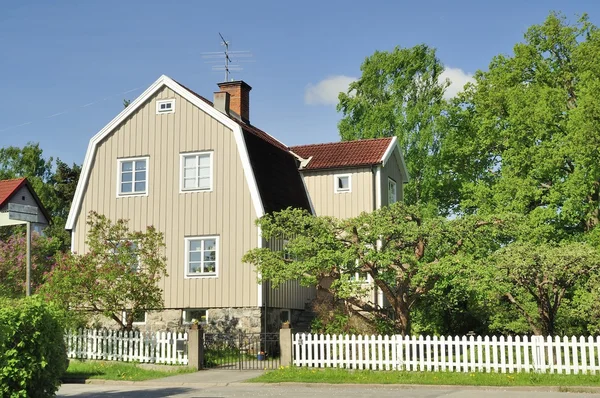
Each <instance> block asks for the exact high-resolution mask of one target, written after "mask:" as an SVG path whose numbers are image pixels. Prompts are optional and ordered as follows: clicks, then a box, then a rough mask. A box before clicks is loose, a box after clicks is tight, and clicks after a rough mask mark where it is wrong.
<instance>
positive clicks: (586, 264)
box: [478, 242, 600, 336]
mask: <svg viewBox="0 0 600 398" xmlns="http://www.w3.org/2000/svg"><path fill="white" fill-rule="evenodd" d="M491 260H492V262H491V263H490V264H488V266H487V267H486V266H481V267H480V269H479V272H478V273H479V275H481V271H482V270H486V271H487V272H488V275H487V277H488V278H490V280H489V281H488V283H487V284H486V286H487V287H488V288H489V292H490V293H492V294H497V295H499V296H500V297H502V298H505V299H506V300H507V301H508V302H509V303H510V304H511V305H512V306H513V307H514V309H515V310H516V311H517V312H518V313H519V314H520V315H521V316H522V317H523V318H524V319H525V320H526V321H527V324H528V325H529V328H530V330H531V331H532V332H533V333H534V334H536V335H544V336H549V335H550V336H553V335H554V334H555V332H556V325H557V322H558V314H559V311H560V309H561V306H562V305H563V303H564V302H565V301H567V300H569V299H570V298H572V297H573V295H574V292H575V288H576V287H578V286H583V285H585V284H586V282H587V280H588V279H589V277H590V276H591V275H594V274H596V273H597V272H598V270H599V269H600V255H599V253H598V251H597V250H596V249H594V248H592V247H591V246H589V245H587V244H585V243H564V244H561V245H557V246H550V245H546V244H532V243H527V242H525V243H520V242H515V243H512V244H510V245H508V246H506V247H503V248H502V249H500V250H498V251H497V252H496V253H495V254H494V255H493V256H492V257H491ZM481 277H482V278H485V277H486V276H485V275H481Z"/></svg>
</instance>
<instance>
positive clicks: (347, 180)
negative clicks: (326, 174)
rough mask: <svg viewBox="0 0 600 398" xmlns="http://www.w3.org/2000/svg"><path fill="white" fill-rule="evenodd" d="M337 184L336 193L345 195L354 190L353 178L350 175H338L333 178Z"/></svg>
mask: <svg viewBox="0 0 600 398" xmlns="http://www.w3.org/2000/svg"><path fill="white" fill-rule="evenodd" d="M333 181H334V184H335V187H334V192H335V193H343V192H350V191H351V190H352V178H351V175H350V174H336V175H334V176H333Z"/></svg>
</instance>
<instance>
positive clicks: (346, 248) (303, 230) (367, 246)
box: [244, 203, 492, 333]
mask: <svg viewBox="0 0 600 398" xmlns="http://www.w3.org/2000/svg"><path fill="white" fill-rule="evenodd" d="M258 223H259V225H260V227H261V231H262V233H263V236H264V237H265V238H266V239H271V238H279V239H283V238H284V237H287V244H286V247H285V248H284V250H283V251H272V250H270V249H268V248H258V249H253V250H250V251H249V252H248V253H246V254H245V256H244V261H246V262H249V263H251V264H254V265H255V266H256V268H257V270H258V271H259V272H260V274H261V277H262V278H263V279H264V280H268V281H270V282H271V283H272V286H273V287H277V286H279V285H281V284H282V283H284V282H286V281H289V280H299V281H300V282H301V283H302V284H304V285H307V286H316V287H317V289H318V291H320V292H325V293H327V294H329V295H331V296H332V297H334V298H335V299H339V300H343V301H344V302H346V303H348V304H349V307H348V308H349V309H350V310H351V311H353V313H354V314H355V315H357V316H364V314H365V313H368V314H370V315H369V316H368V317H369V318H368V320H369V321H373V320H375V319H377V320H380V321H381V320H382V321H387V322H390V323H391V324H393V329H394V330H395V331H396V332H398V333H410V332H411V312H412V311H413V310H414V307H415V305H416V304H417V303H418V301H419V300H420V299H421V297H423V296H424V295H426V294H428V292H430V291H431V290H432V289H433V288H434V287H435V285H436V283H437V282H438V281H439V280H440V279H441V278H446V277H448V276H449V275H454V274H457V273H460V270H461V269H462V268H463V267H462V265H461V261H462V262H466V261H469V262H470V261H472V258H474V257H477V256H478V254H477V251H476V250H471V251H470V253H471V254H470V255H466V254H465V253H463V252H462V251H461V249H462V248H463V247H466V246H471V245H472V243H471V242H472V240H471V239H467V237H468V236H471V235H472V234H473V233H474V232H475V231H477V230H479V229H480V228H482V227H483V226H487V225H491V224H492V223H491V222H489V221H481V220H480V221H476V220H473V219H468V220H455V221H447V220H445V219H444V218H438V217H422V216H421V215H420V214H419V212H418V210H417V208H416V207H409V206H405V205H403V204H401V203H395V204H393V205H392V206H389V207H387V206H386V207H384V208H381V209H379V210H376V211H374V212H372V213H363V214H361V215H360V216H358V217H355V218H352V219H348V220H338V219H335V218H331V217H315V216H311V215H310V214H308V213H307V212H305V211H302V210H293V209H288V210H284V211H281V212H277V213H274V214H271V215H266V216H264V217H262V218H261V219H260V220H258ZM483 252H485V250H484V251H483ZM357 273H358V274H365V275H368V276H369V277H370V279H371V280H372V281H373V282H372V284H364V283H362V282H361V281H357V280H355V279H354V277H355V275H356V274H357ZM374 287H376V288H377V289H379V291H381V292H382V293H383V296H384V298H385V300H386V302H387V303H388V304H384V303H375V302H373V300H372V299H370V297H372V295H371V296H369V293H370V292H372V289H373V288H374ZM390 309H391V311H390Z"/></svg>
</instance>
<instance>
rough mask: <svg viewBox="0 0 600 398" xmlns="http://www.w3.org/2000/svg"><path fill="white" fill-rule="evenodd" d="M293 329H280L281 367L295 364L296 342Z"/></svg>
mask: <svg viewBox="0 0 600 398" xmlns="http://www.w3.org/2000/svg"><path fill="white" fill-rule="evenodd" d="M292 336H293V333H292V329H291V328H287V329H283V328H282V329H279V348H280V349H281V366H292V365H293V364H294V354H293V348H294V342H293V340H292Z"/></svg>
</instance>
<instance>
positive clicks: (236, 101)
mask: <svg viewBox="0 0 600 398" xmlns="http://www.w3.org/2000/svg"><path fill="white" fill-rule="evenodd" d="M218 86H219V89H221V92H226V93H228V94H229V110H230V111H231V112H233V113H235V114H237V115H238V116H239V117H240V118H241V119H242V121H243V122H245V123H248V124H250V90H252V87H250V86H249V85H248V84H247V83H245V82H243V81H241V80H237V81H233V82H223V83H219V84H218Z"/></svg>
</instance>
